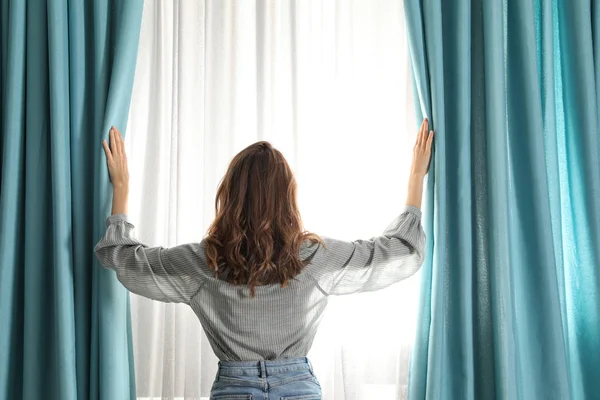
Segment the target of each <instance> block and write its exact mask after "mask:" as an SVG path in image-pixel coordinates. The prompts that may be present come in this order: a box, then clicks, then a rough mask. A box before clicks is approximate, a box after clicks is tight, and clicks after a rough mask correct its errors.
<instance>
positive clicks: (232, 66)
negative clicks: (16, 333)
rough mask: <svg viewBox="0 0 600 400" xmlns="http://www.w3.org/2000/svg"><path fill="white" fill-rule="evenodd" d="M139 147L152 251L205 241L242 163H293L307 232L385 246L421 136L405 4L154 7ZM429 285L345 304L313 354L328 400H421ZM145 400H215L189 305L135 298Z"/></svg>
mask: <svg viewBox="0 0 600 400" xmlns="http://www.w3.org/2000/svg"><path fill="white" fill-rule="evenodd" d="M140 40H141V41H140V46H139V55H138V62H137V70H136V77H135V85H134V92H133V101H132V105H131V112H130V117H129V127H128V132H127V136H126V142H127V148H128V151H129V162H130V168H131V171H130V173H131V205H130V213H131V217H132V219H133V221H134V222H136V225H137V234H138V236H139V237H140V238H141V239H142V240H144V241H145V242H147V243H148V244H149V245H162V246H173V245H176V244H181V243H186V242H193V241H199V240H201V238H202V237H203V235H204V233H205V232H206V229H207V228H208V225H209V224H210V222H211V220H212V218H213V216H214V196H215V192H216V188H217V185H218V183H219V180H220V179H221V177H222V176H223V174H224V172H225V169H226V167H227V164H228V162H229V160H230V159H231V158H232V157H233V155H234V154H235V153H236V152H238V151H239V150H241V149H242V148H244V147H245V146H247V145H249V144H250V143H253V142H255V141H257V140H269V141H271V142H272V143H273V144H274V145H275V146H276V147H277V148H279V149H280V150H281V151H282V152H283V153H284V155H285V156H286V157H287V159H288V161H289V162H290V164H291V166H292V168H293V169H294V171H295V173H296V175H297V180H298V185H299V203H300V209H301V212H302V216H303V219H304V223H305V227H306V229H308V230H310V231H314V232H316V233H319V234H322V235H326V236H331V237H337V238H340V239H346V240H354V239H368V238H370V237H372V236H375V235H378V234H380V233H381V232H382V230H383V229H384V228H385V227H386V226H387V224H388V223H389V222H390V221H391V220H392V219H393V218H394V217H395V216H396V215H397V214H398V213H400V212H401V210H402V208H403V204H404V195H405V188H406V183H407V176H408V171H409V165H410V161H411V152H412V145H413V138H414V136H415V133H416V129H415V121H414V116H413V104H412V93H411V83H410V78H409V70H408V51H407V44H406V37H405V28H404V12H403V10H402V1H401V0H379V1H376V2H373V1H371V0H338V1H331V0H296V1H294V0H288V1H279V0H270V1H261V0H257V1H235V0H205V1H201V0H163V1H159V0H148V1H146V2H145V8H144V17H143V23H142V33H141V39H140ZM418 280H419V275H418V274H417V275H416V276H414V277H413V278H410V279H409V280H407V281H405V282H402V283H400V284H397V285H394V286H392V287H391V288H389V289H386V290H383V291H380V292H375V293H366V294H358V295H353V296H346V297H340V298H332V299H331V303H330V306H329V309H328V311H327V314H326V316H325V319H324V321H323V324H322V326H321V330H320V332H319V334H318V336H317V338H316V340H315V343H314V347H313V349H312V350H311V352H310V354H309V357H310V358H311V359H312V361H313V364H314V366H315V371H316V373H317V375H318V377H319V379H320V380H321V382H322V386H323V394H324V399H326V400H354V399H356V400H359V399H361V400H362V399H369V400H371V399H378V400H385V399H398V398H405V391H406V383H407V373H408V358H409V352H410V345H411V343H412V336H413V334H414V323H415V313H416V309H417V307H416V299H417V291H418ZM132 313H133V330H134V345H135V363H136V379H137V389H138V396H139V397H140V398H185V399H200V398H206V397H208V394H209V391H210V386H211V384H212V381H213V378H214V376H215V373H216V363H217V359H216V357H215V356H214V355H213V353H212V350H211V349H210V347H209V345H208V342H207V340H206V337H205V336H204V333H203V332H202V328H201V326H200V324H199V322H198V321H197V319H196V317H195V316H194V314H193V313H192V312H191V310H190V309H188V308H187V306H184V305H173V304H162V303H158V302H153V301H151V300H148V299H144V298H140V297H137V296H135V295H132Z"/></svg>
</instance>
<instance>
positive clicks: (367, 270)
mask: <svg viewBox="0 0 600 400" xmlns="http://www.w3.org/2000/svg"><path fill="white" fill-rule="evenodd" d="M106 225H107V229H106V234H105V235H104V237H103V238H102V240H100V242H99V243H98V244H97V245H96V248H95V251H96V255H97V257H98V259H99V260H100V263H101V264H102V265H103V266H104V267H106V268H109V269H112V270H114V271H116V273H117V277H118V279H119V281H121V283H122V284H123V285H124V286H125V287H126V288H127V289H129V290H130V291H132V292H133V293H136V294H139V295H141V296H145V297H148V298H151V299H154V300H158V301H164V302H177V303H186V304H188V305H189V306H190V307H192V309H193V310H194V312H195V313H196V315H197V316H198V319H199V320H200V323H201V324H202V327H203V328H204V331H205V332H206V335H207V337H208V340H209V341H210V344H211V346H212V348H213V350H214V352H215V354H216V355H217V357H218V358H219V359H220V360H236V361H239V360H246V361H257V360H275V359H281V358H289V357H304V356H306V355H307V353H308V351H309V349H310V347H311V345H312V342H313V339H314V337H315V334H316V332H317V328H318V326H319V322H320V321H321V317H322V315H323V311H324V310H325V307H326V306H327V299H328V296H330V295H343V294H351V293H358V292H367V291H373V290H378V289H382V288H385V287H387V286H389V285H391V284H393V283H395V282H398V281H400V280H402V279H404V278H407V277H408V276H410V275H412V274H413V273H415V272H416V271H417V270H418V269H419V267H420V266H421V264H422V262H423V255H424V248H425V234H424V232H423V228H422V226H421V211H420V210H419V209H418V208H414V207H406V209H405V210H404V212H403V213H402V214H401V215H400V216H398V217H397V218H396V219H395V220H394V221H393V222H392V223H391V224H390V226H389V227H388V228H387V229H386V230H385V231H384V233H383V234H382V235H381V236H378V237H374V238H372V239H370V240H356V241H353V242H346V241H342V240H336V239H331V238H327V237H323V240H324V242H325V245H326V247H323V246H322V245H320V244H312V243H310V242H308V241H307V242H305V243H304V244H303V246H302V248H301V250H300V256H301V258H302V259H304V260H305V259H309V260H310V264H309V265H307V266H306V267H305V268H304V270H303V271H302V272H301V273H300V274H299V275H298V276H296V277H295V278H294V279H292V280H291V281H290V283H289V285H288V286H287V287H285V288H283V289H282V288H281V285H278V284H276V285H268V286H259V287H257V288H256V296H255V297H254V298H252V297H250V290H249V288H248V286H246V285H238V286H234V285H232V284H229V283H227V282H225V281H222V280H219V279H216V278H215V277H214V272H213V271H212V270H210V269H209V267H208V265H207V260H206V256H205V251H204V241H201V242H200V243H192V244H184V245H181V246H176V247H172V248H168V249H167V248H162V247H148V246H146V245H145V244H143V243H141V242H140V241H139V240H137V239H136V238H135V236H134V226H133V225H132V224H131V223H130V222H129V221H128V220H127V217H126V216H125V215H112V216H110V217H109V218H108V219H107V223H106Z"/></svg>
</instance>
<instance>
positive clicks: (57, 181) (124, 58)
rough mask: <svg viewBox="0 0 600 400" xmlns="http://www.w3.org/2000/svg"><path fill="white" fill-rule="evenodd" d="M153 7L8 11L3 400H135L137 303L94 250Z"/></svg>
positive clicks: (3, 15) (19, 5) (0, 195)
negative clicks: (113, 130)
mask: <svg viewBox="0 0 600 400" xmlns="http://www.w3.org/2000/svg"><path fill="white" fill-rule="evenodd" d="M142 7H143V1H141V0H136V1H121V0H113V1H100V0H98V1H92V2H79V1H66V0H62V1H60V0H52V1H42V0H27V1H23V0H19V1H11V0H2V1H1V2H0V20H1V22H2V24H1V28H0V43H1V53H0V54H1V63H0V65H1V67H0V74H1V83H0V96H1V112H0V124H1V126H2V135H1V137H0V139H1V140H0V150H1V157H2V158H1V159H0V177H1V181H0V398H6V399H21V398H22V399H28V400H29V399H40V398H44V399H61V400H62V399H67V400H68V399H116V398H119V399H122V398H135V385H134V379H133V357H132V346H131V326H130V325H131V324H130V321H129V300H128V296H127V293H126V291H125V290H124V289H123V288H122V287H121V285H120V284H119V283H118V282H117V281H116V279H115V277H114V276H113V275H112V274H111V273H110V272H109V271H104V270H102V269H101V268H100V267H99V265H98V264H97V262H96V260H95V257H94V254H93V251H92V250H93V246H94V244H95V242H96V241H97V239H98V238H99V237H100V236H101V235H102V233H103V230H104V220H105V218H106V216H107V215H108V213H109V199H110V194H111V193H110V186H109V182H108V175H107V171H106V167H105V162H104V159H103V153H102V147H101V140H102V139H103V138H106V136H107V135H106V132H108V130H109V128H110V126H111V125H116V126H119V127H124V125H125V124H126V121H127V113H128V108H129V102H130V97H131V91H132V85H133V75H134V69H135V61H136V54H137V43H138V37H139V28H140V23H141V16H142V15H141V14H142Z"/></svg>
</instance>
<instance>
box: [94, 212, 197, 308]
mask: <svg viewBox="0 0 600 400" xmlns="http://www.w3.org/2000/svg"><path fill="white" fill-rule="evenodd" d="M106 225H107V227H106V233H105V235H104V237H103V238H102V240H100V242H99V243H98V244H97V245H96V248H95V249H94V250H95V252H96V257H98V260H99V261H100V263H101V264H102V266H104V267H105V268H108V269H111V270H114V271H116V273H117V278H118V279H119V281H120V282H121V283H122V284H123V286H125V287H126V288H127V289H129V290H130V291H131V292H133V293H136V294H139V295H140V296H144V297H148V298H150V299H153V300H158V301H163V302H168V303H189V302H190V301H191V299H192V297H193V296H194V294H196V293H197V292H198V290H199V288H200V286H201V285H202V282H203V279H202V269H201V264H202V260H201V257H200V244H199V243H192V244H185V245H181V246H177V247H172V248H163V247H148V246H146V245H145V244H144V243H142V242H140V241H139V240H137V239H136V238H135V235H134V230H135V227H134V226H133V225H132V224H131V223H130V222H128V221H127V216H125V215H123V214H115V215H111V216H110V217H108V220H107V221H106Z"/></svg>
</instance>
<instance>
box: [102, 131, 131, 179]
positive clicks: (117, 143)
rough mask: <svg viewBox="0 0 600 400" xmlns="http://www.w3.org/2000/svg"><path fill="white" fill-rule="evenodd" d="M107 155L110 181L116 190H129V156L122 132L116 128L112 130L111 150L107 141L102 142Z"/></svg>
mask: <svg viewBox="0 0 600 400" xmlns="http://www.w3.org/2000/svg"><path fill="white" fill-rule="evenodd" d="M102 144H103V146H104V152H105V153H106V163H107V164H108V173H109V174H110V181H111V182H112V184H113V186H114V188H115V189H125V190H126V189H128V188H129V169H128V168H127V154H126V153H125V141H124V140H123V136H122V135H121V132H119V130H118V129H117V128H115V127H114V126H113V127H112V128H111V129H110V148H109V147H108V143H106V140H103V141H102Z"/></svg>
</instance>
